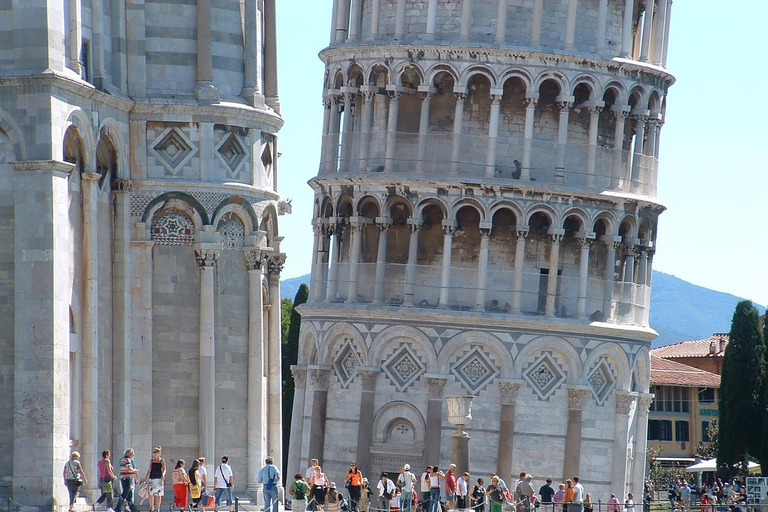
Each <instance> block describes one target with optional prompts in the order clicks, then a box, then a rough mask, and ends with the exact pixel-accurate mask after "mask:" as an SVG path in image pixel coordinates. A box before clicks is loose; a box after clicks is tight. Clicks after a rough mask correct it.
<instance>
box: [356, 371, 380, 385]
mask: <svg viewBox="0 0 768 512" xmlns="http://www.w3.org/2000/svg"><path fill="white" fill-rule="evenodd" d="M357 374H358V375H359V376H360V378H361V380H362V384H363V391H375V390H376V379H377V378H378V377H379V372H378V371H377V370H376V369H374V368H358V369H357Z"/></svg>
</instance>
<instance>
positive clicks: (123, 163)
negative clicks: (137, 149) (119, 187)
mask: <svg viewBox="0 0 768 512" xmlns="http://www.w3.org/2000/svg"><path fill="white" fill-rule="evenodd" d="M99 134H100V137H104V136H106V137H109V139H110V140H111V141H112V146H113V147H114V148H115V152H116V153H117V172H116V174H115V178H121V179H129V178H130V177H131V176H130V170H129V165H128V145H127V144H126V143H125V138H124V137H123V132H122V131H121V130H120V125H119V124H118V123H117V121H116V120H115V119H114V118H112V117H108V118H106V119H104V121H103V122H102V123H101V127H100V128H99Z"/></svg>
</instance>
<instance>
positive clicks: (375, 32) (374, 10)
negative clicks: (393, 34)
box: [368, 0, 381, 39]
mask: <svg viewBox="0 0 768 512" xmlns="http://www.w3.org/2000/svg"><path fill="white" fill-rule="evenodd" d="M380 4H381V0H371V33H370V34H369V35H368V39H378V37H379V13H380V12H381V5H380Z"/></svg>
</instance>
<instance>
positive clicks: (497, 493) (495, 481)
mask: <svg viewBox="0 0 768 512" xmlns="http://www.w3.org/2000/svg"><path fill="white" fill-rule="evenodd" d="M485 494H486V496H488V502H489V503H490V504H491V512H501V510H502V505H503V504H504V489H503V488H502V487H501V479H500V478H499V477H498V476H496V475H494V476H493V477H492V478H491V484H490V485H489V486H488V489H486V491H485Z"/></svg>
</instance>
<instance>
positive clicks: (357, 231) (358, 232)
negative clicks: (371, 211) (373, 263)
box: [346, 222, 364, 304]
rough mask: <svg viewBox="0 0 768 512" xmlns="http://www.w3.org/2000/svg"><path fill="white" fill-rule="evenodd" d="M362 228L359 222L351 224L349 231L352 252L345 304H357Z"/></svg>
mask: <svg viewBox="0 0 768 512" xmlns="http://www.w3.org/2000/svg"><path fill="white" fill-rule="evenodd" d="M363 226H364V224H363V223H361V222H353V223H352V226H351V228H350V230H349V234H350V236H351V237H352V238H351V240H350V241H351V242H352V251H351V254H350V257H349V283H347V301H346V302H347V304H352V303H354V302H357V279H358V276H359V274H360V250H361V249H362V247H363Z"/></svg>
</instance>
